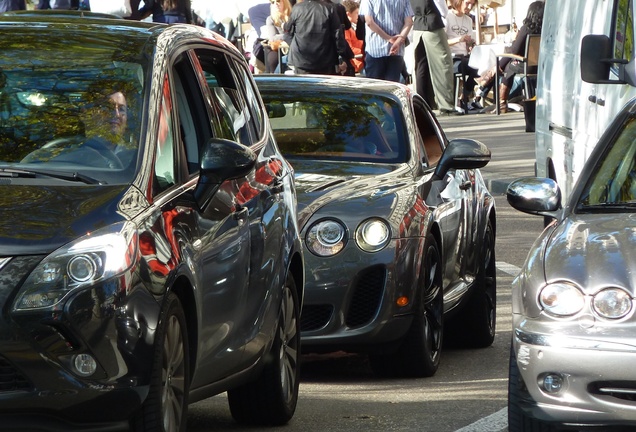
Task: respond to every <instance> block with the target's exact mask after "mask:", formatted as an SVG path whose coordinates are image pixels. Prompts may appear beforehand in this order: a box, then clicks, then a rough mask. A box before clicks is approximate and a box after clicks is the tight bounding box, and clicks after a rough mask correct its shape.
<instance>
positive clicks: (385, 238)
mask: <svg viewBox="0 0 636 432" xmlns="http://www.w3.org/2000/svg"><path fill="white" fill-rule="evenodd" d="M389 240H391V229H390V228H389V225H388V224H387V223H386V222H385V221H383V220H382V219H367V220H366V221H364V222H362V223H361V224H360V225H359V226H358V229H357V230H356V242H357V243H358V246H359V247H360V249H362V250H364V251H367V252H377V251H379V250H382V249H383V248H384V247H385V246H386V245H387V244H388V243H389Z"/></svg>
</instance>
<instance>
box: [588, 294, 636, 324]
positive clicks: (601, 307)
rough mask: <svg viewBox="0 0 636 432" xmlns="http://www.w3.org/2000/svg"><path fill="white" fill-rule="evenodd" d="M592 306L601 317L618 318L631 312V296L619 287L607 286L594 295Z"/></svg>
mask: <svg viewBox="0 0 636 432" xmlns="http://www.w3.org/2000/svg"><path fill="white" fill-rule="evenodd" d="M592 307H594V311H595V312H596V313H597V314H598V315H599V316H601V317H603V318H607V319H620V318H623V317H625V316H627V314H629V313H630V312H631V310H632V297H631V296H630V295H629V294H628V293H627V292H626V291H624V290H622V289H620V288H607V289H604V290H602V291H600V292H598V293H597V294H596V295H595V296H594V300H593V301H592Z"/></svg>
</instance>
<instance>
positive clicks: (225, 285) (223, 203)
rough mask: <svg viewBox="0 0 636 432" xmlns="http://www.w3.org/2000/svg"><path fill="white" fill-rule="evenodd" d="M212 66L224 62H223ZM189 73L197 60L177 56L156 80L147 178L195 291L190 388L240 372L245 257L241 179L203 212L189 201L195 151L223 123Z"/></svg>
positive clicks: (247, 266) (231, 182)
mask: <svg viewBox="0 0 636 432" xmlns="http://www.w3.org/2000/svg"><path fill="white" fill-rule="evenodd" d="M219 58H220V59H221V60H223V59H224V57H223V55H222V54H219ZM195 68H198V63H197V62H196V57H195V56H194V55H193V53H192V52H191V51H184V52H182V53H181V54H180V55H178V56H177V57H176V59H175V60H174V62H173V63H172V67H171V69H170V71H169V73H168V74H166V75H165V77H164V78H163V86H162V87H163V88H162V92H161V100H162V102H161V106H160V115H159V125H158V130H159V132H158V140H157V141H158V146H157V155H156V162H155V173H154V175H155V177H156V178H157V179H158V184H159V185H161V189H162V192H163V191H165V192H163V193H165V194H169V199H164V200H163V204H162V213H164V214H167V215H169V217H170V218H171V219H170V225H169V226H167V228H166V233H167V237H168V240H169V241H172V242H174V243H181V244H179V248H178V249H177V250H179V252H180V253H182V254H184V255H185V256H183V257H181V261H182V262H186V263H188V265H189V267H190V268H189V269H183V271H184V272H186V273H188V274H189V276H190V277H191V279H192V280H193V281H194V285H195V287H194V288H195V289H194V293H195V297H196V299H195V304H196V307H197V314H196V316H197V323H198V328H197V331H196V333H195V334H196V335H197V337H198V344H197V362H196V364H197V368H196V370H195V371H193V372H194V373H193V379H192V388H196V387H198V386H199V385H205V384H207V383H209V382H213V381H217V380H219V379H222V378H224V377H226V376H228V375H230V374H232V373H233V372H235V371H237V370H240V369H241V368H242V357H243V346H244V342H243V338H242V335H241V332H240V330H241V328H242V326H243V325H244V324H243V323H244V322H245V321H246V320H247V321H249V319H246V317H245V303H246V299H247V288H248V285H249V284H248V275H249V272H250V254H251V241H250V229H249V220H248V210H247V209H246V208H245V206H243V205H242V204H241V200H242V198H241V190H242V185H243V184H244V183H246V182H247V181H248V179H246V178H239V179H235V180H228V181H225V182H223V183H222V184H221V185H220V186H219V188H218V190H217V192H216V193H215V194H214V195H213V196H212V198H211V200H210V202H209V203H208V204H207V205H205V207H200V203H198V202H197V200H196V199H195V196H194V190H195V187H196V185H197V180H198V170H199V160H200V154H201V151H202V148H203V146H205V144H206V143H207V142H208V140H209V139H210V138H212V137H218V135H217V134H215V133H214V132H215V131H213V130H212V124H217V125H218V124H219V122H222V121H223V118H222V117H218V116H217V118H214V119H211V118H210V115H211V113H214V112H217V113H218V112H222V110H223V107H222V106H221V104H220V101H219V100H217V99H215V98H214V97H212V98H211V99H207V100H206V98H205V97H204V95H203V93H202V90H203V88H202V86H201V85H200V82H199V80H198V78H197V75H198V74H197V72H195ZM206 96H207V95H206ZM220 127H223V126H220ZM225 127H229V125H227V124H226V125H225ZM217 129H218V128H217ZM160 193H161V192H160ZM171 237H172V238H171ZM175 248H176V246H175Z"/></svg>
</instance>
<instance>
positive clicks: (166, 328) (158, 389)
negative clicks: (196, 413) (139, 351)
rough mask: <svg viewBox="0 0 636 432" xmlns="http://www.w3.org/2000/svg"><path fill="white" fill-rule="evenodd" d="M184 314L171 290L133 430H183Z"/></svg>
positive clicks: (187, 368)
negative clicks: (143, 400)
mask: <svg viewBox="0 0 636 432" xmlns="http://www.w3.org/2000/svg"><path fill="white" fill-rule="evenodd" d="M188 352H189V348H188V332H187V325H186V319H185V314H184V312H183V308H182V306H181V302H180V301H179V298H178V297H177V296H176V295H175V294H173V293H170V294H168V295H167V298H166V300H165V306H164V308H163V311H162V313H161V319H160V322H159V330H158V332H157V336H156V338H155V346H154V359H153V365H152V372H151V378H150V391H149V393H148V397H147V399H146V401H145V402H144V404H143V407H142V409H141V412H140V413H139V414H138V416H137V417H136V418H135V419H134V422H133V428H132V429H133V430H135V431H139V432H141V431H144V432H173V431H174V432H178V431H185V430H186V425H187V412H188V391H189V389H190V359H189V356H188Z"/></svg>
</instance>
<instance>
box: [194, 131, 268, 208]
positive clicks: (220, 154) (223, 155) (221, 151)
mask: <svg viewBox="0 0 636 432" xmlns="http://www.w3.org/2000/svg"><path fill="white" fill-rule="evenodd" d="M256 157H257V156H256V154H255V153H254V152H253V151H252V150H250V149H249V148H247V147H245V146H243V145H241V144H239V143H236V142H234V141H230V140H225V139H216V138H213V139H211V140H210V141H208V143H207V145H206V146H205V148H204V149H203V155H202V157H201V165H200V171H199V183H198V184H197V187H196V188H195V190H194V197H195V199H196V201H197V203H198V204H199V207H200V208H202V209H203V208H205V206H206V205H207V204H208V203H209V201H210V199H211V198H212V196H214V194H215V193H216V191H217V189H218V188H219V186H220V185H221V183H223V182H224V181H226V180H231V179H235V178H239V177H244V176H246V175H248V174H249V173H250V172H251V171H252V170H253V169H254V166H255V165H256Z"/></svg>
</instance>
